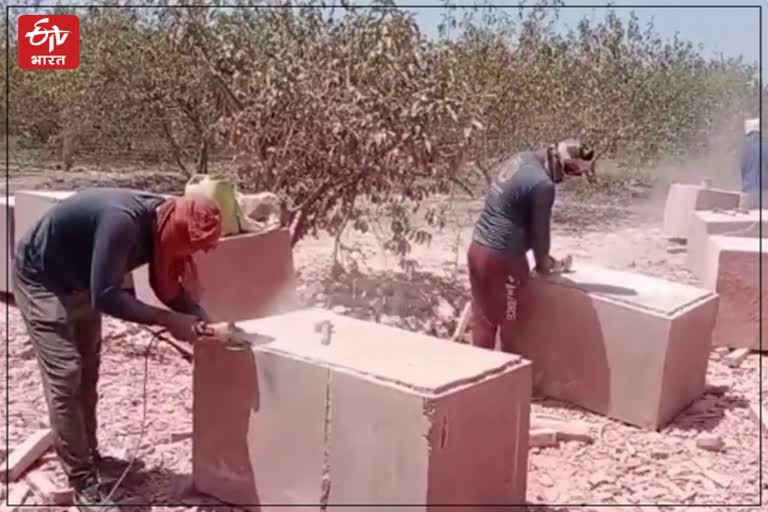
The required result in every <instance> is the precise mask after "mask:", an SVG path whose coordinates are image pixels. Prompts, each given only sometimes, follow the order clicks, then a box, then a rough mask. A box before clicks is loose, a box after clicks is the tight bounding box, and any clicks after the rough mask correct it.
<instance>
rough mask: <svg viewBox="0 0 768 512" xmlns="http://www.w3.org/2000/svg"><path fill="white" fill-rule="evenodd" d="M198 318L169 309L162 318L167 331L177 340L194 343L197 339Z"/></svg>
mask: <svg viewBox="0 0 768 512" xmlns="http://www.w3.org/2000/svg"><path fill="white" fill-rule="evenodd" d="M199 323H200V319H199V318H197V317H196V316H193V315H185V314H184V313H176V312H175V311H169V312H168V315H166V316H165V318H164V319H163V327H165V328H166V329H168V333H169V334H170V335H171V336H173V337H174V338H175V339H177V340H179V341H186V342H187V343H194V342H196V341H197V336H198V334H197V333H198V329H197V326H198V324H199Z"/></svg>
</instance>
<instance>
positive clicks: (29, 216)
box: [13, 190, 74, 243]
mask: <svg viewBox="0 0 768 512" xmlns="http://www.w3.org/2000/svg"><path fill="white" fill-rule="evenodd" d="M72 194H74V192H73V191H60V190H55V191H53V190H19V191H18V192H16V193H15V195H14V201H15V205H14V212H13V215H14V223H15V225H14V232H15V236H16V240H15V242H18V241H19V239H21V238H22V237H23V236H24V235H26V234H27V232H28V231H29V230H30V229H32V228H33V227H34V225H35V224H36V223H37V221H38V220H40V219H41V218H42V217H43V215H45V212H47V211H48V210H49V209H50V208H51V207H52V206H53V205H55V204H56V203H58V202H60V201H63V200H64V199H66V198H68V197H70V196H71V195H72ZM15 242H14V243H15Z"/></svg>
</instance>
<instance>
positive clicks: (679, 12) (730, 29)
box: [354, 0, 768, 81]
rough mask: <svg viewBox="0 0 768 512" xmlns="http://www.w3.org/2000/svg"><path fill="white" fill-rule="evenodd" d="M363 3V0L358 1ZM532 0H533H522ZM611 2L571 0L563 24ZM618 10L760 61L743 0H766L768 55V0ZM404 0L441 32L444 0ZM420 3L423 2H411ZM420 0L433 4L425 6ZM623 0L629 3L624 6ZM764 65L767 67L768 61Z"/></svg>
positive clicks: (710, 50) (756, 25) (678, 0)
mask: <svg viewBox="0 0 768 512" xmlns="http://www.w3.org/2000/svg"><path fill="white" fill-rule="evenodd" d="M354 3H358V2H354ZM360 3H362V2H360ZM451 3H452V4H453V5H472V4H476V3H481V2H476V1H475V0H463V1H461V2H457V1H455V0H454V1H452V2H451ZM518 3H519V2H502V1H492V5H494V6H503V5H508V6H517V5H518ZM523 3H526V4H530V3H531V2H523ZM607 3H608V2H605V1H600V0H591V1H590V0H582V1H579V2H574V1H571V0H566V1H565V5H566V8H564V9H561V11H560V21H559V24H560V25H562V26H564V27H575V25H576V23H578V21H579V20H580V19H581V18H582V17H584V16H588V17H592V16H595V18H596V19H598V20H599V19H601V18H602V17H603V16H604V15H605V13H606V12H607V9H606V8H605V7H580V6H585V5H588V6H601V5H605V4H607ZM612 3H613V4H614V8H615V10H616V13H617V14H618V15H619V16H621V17H623V18H628V17H629V14H630V12H631V11H632V10H635V12H636V14H637V16H638V18H639V20H640V23H641V26H642V25H644V24H645V22H646V21H647V20H650V19H653V22H654V25H655V28H656V31H657V32H658V33H659V34H661V35H662V36H673V35H674V33H675V32H678V33H679V35H680V37H681V38H682V39H686V40H689V41H691V42H693V43H695V44H698V43H701V44H703V46H704V52H705V53H706V54H708V55H718V54H719V53H722V54H724V55H726V56H734V57H735V56H739V55H741V56H743V57H744V59H745V61H747V62H755V63H757V61H758V58H759V47H760V45H759V41H760V15H759V10H758V9H757V7H751V8H739V7H737V6H738V5H743V6H759V5H763V28H764V35H765V37H764V38H763V44H762V47H763V55H764V56H765V58H766V59H768V30H765V28H767V27H768V23H767V20H768V1H763V2H761V1H759V0H731V1H729V0H720V2H715V1H711V0H709V1H708V0H694V1H691V0H671V1H666V2H664V1H658V0H657V1H643V0H635V1H631V0H629V1H628V0H614V1H613V2H612ZM397 4H398V5H399V6H402V7H404V8H408V9H410V10H412V11H413V12H414V13H415V14H416V19H417V21H418V23H419V26H420V27H421V28H422V30H424V32H425V33H426V34H428V35H434V34H436V33H437V25H438V24H439V23H440V21H441V19H442V14H443V13H444V12H445V9H444V8H443V5H444V2H443V1H441V0H419V1H418V2H416V1H411V2H405V1H402V2H401V1H397ZM412 5H418V6H419V7H408V6H412ZM421 6H430V7H431V6H434V7H432V8H430V7H421ZM622 6H624V7H622ZM763 68H768V63H766V64H765V65H764V66H763ZM765 79H766V70H765V69H764V70H763V80H764V81H765Z"/></svg>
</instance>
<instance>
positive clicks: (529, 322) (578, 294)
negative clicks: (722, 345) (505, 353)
mask: <svg viewBox="0 0 768 512" xmlns="http://www.w3.org/2000/svg"><path fill="white" fill-rule="evenodd" d="M526 293H527V296H526V297H525V299H526V300H527V301H528V302H527V304H526V308H527V309H526V311H530V314H527V315H525V318H524V319H522V320H521V325H520V330H519V333H518V335H517V336H516V337H515V339H514V340H511V344H512V346H513V351H514V352H515V353H518V354H520V355H522V356H523V357H525V358H526V359H529V360H531V361H533V369H534V389H535V390H537V391H538V392H540V393H542V394H543V395H547V396H550V397H552V398H555V399H559V400H563V401H566V402H570V403H573V404H575V405H579V406H581V407H584V408H586V409H588V410H591V411H594V412H597V413H600V414H604V415H606V416H608V417H611V418H614V419H617V420H620V421H623V422H625V423H628V424H631V425H635V426H638V427H641V428H648V429H657V428H660V427H662V426H663V425H665V424H666V423H667V422H669V421H670V420H671V419H672V418H674V417H675V416H676V415H677V414H678V413H679V412H680V411H681V410H682V409H684V408H685V407H687V406H688V405H689V404H690V403H691V402H692V401H694V400H695V399H696V398H697V397H698V396H699V395H701V394H702V393H703V391H704V385H705V375H706V372H707V361H708V356H709V353H710V350H711V344H712V329H713V327H714V323H715V315H716V313H717V296H716V294H714V293H711V292H709V291H707V290H702V289H699V288H696V287H692V286H687V285H682V284H677V283H672V282H668V281H664V280H662V279H657V278H654V277H650V276H646V275H642V274H636V273H632V272H623V271H617V270H611V269H607V268H602V267H599V266H596V265H590V264H586V263H581V262H576V264H575V265H574V272H572V273H569V274H564V275H560V276H551V277H549V278H546V279H544V278H539V277H537V278H534V279H532V280H531V283H530V286H529V288H528V289H527V291H526Z"/></svg>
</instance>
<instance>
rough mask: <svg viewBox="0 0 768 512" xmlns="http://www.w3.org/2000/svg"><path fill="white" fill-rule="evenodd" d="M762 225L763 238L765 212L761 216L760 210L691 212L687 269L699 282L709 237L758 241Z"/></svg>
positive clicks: (767, 215) (766, 229) (767, 233)
mask: <svg viewBox="0 0 768 512" xmlns="http://www.w3.org/2000/svg"><path fill="white" fill-rule="evenodd" d="M763 214H764V215H763ZM761 216H762V217H763V218H762V219H761ZM761 226H762V232H763V233H765V235H764V236H768V211H766V212H762V214H761V211H760V210H750V211H748V212H739V211H735V210H734V211H730V212H713V211H693V212H691V217H690V229H689V232H688V233H689V236H688V243H687V246H688V247H687V250H688V251H687V252H688V254H687V255H686V258H687V264H688V269H689V270H690V271H691V272H692V273H693V275H695V276H696V277H698V278H699V279H701V278H702V277H703V275H704V274H705V272H706V266H707V243H708V241H709V236H710V235H721V236H734V237H743V238H757V237H759V236H760V233H761Z"/></svg>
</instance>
